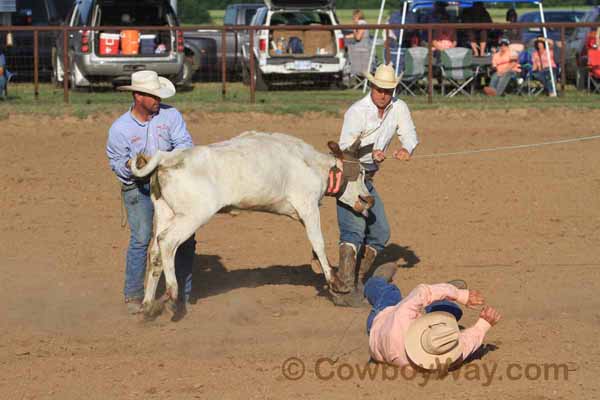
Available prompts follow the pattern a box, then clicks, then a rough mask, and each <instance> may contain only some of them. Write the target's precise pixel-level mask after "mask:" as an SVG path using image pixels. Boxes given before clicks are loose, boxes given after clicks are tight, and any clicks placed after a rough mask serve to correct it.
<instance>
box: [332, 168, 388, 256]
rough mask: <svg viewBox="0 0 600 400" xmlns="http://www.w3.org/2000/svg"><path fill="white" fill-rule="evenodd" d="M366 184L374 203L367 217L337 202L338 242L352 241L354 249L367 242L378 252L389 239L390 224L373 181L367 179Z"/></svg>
mask: <svg viewBox="0 0 600 400" xmlns="http://www.w3.org/2000/svg"><path fill="white" fill-rule="evenodd" d="M366 185H367V189H369V193H370V194H371V196H373V197H374V198H375V204H374V205H373V207H371V209H369V215H368V217H367V218H365V217H364V216H363V215H362V214H359V213H357V212H355V211H354V210H353V209H352V208H350V207H349V206H347V205H346V204H343V203H341V202H339V201H338V202H337V217H338V225H339V228H340V243H352V244H353V245H355V246H356V251H358V250H359V249H360V248H361V246H362V245H363V244H367V245H369V246H371V247H373V248H374V249H375V250H377V252H378V253H379V252H381V251H382V250H383V249H384V247H385V245H386V243H387V242H388V240H390V225H389V224H388V221H387V217H386V216H385V209H384V208H383V202H382V201H381V198H380V197H379V194H377V191H376V190H375V187H374V186H373V182H372V181H371V180H367V181H366Z"/></svg>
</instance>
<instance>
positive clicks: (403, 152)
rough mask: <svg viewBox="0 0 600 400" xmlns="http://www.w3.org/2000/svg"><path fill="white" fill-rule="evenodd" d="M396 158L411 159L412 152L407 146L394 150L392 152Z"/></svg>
mask: <svg viewBox="0 0 600 400" xmlns="http://www.w3.org/2000/svg"><path fill="white" fill-rule="evenodd" d="M392 155H393V156H394V158H395V159H396V160H402V161H408V160H410V153H409V152H408V150H406V149H405V148H402V149H398V150H394V153H393V154H392Z"/></svg>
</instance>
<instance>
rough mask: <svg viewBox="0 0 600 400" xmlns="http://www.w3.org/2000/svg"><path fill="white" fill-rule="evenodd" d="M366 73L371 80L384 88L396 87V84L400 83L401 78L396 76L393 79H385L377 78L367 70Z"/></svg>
mask: <svg viewBox="0 0 600 400" xmlns="http://www.w3.org/2000/svg"><path fill="white" fill-rule="evenodd" d="M365 75H366V77H367V80H368V81H369V82H371V83H372V84H373V85H375V86H377V87H379V88H382V89H396V86H398V84H399V83H400V78H396V79H394V80H393V81H383V80H380V79H376V78H375V77H374V76H373V75H372V74H371V73H370V72H367V73H366V74H365Z"/></svg>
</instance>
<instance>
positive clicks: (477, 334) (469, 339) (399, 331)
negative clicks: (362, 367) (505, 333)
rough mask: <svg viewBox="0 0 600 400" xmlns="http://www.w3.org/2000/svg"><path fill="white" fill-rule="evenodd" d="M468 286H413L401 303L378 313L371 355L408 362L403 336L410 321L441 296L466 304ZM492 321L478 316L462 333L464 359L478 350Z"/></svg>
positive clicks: (441, 298)
mask: <svg viewBox="0 0 600 400" xmlns="http://www.w3.org/2000/svg"><path fill="white" fill-rule="evenodd" d="M468 299H469V291H468V290H459V289H457V288H456V287H454V286H452V285H450V284H448V283H440V284H437V285H425V284H421V285H419V286H417V287H416V288H415V289H413V290H412V291H411V292H410V293H409V294H408V296H406V297H405V298H404V299H403V300H402V301H401V302H400V303H398V304H397V305H395V306H391V307H387V308H385V309H384V310H383V311H381V312H380V313H379V314H377V317H375V320H374V321H373V326H372V327H371V333H370V335H369V350H370V352H371V357H372V358H373V359H374V360H376V361H379V362H385V363H388V364H394V365H398V366H400V367H403V366H405V365H409V361H408V356H407V355H406V351H405V350H404V336H405V335H406V331H407V330H408V327H409V326H410V324H411V322H412V321H414V320H415V319H417V318H419V317H420V316H421V315H422V311H423V308H425V307H426V306H428V305H430V304H431V303H433V302H434V301H438V300H452V301H457V302H459V303H461V304H466V303H467V301H468ZM490 327H491V325H490V324H489V323H488V322H487V321H485V320H484V319H481V318H479V320H478V321H477V322H476V323H475V325H473V326H471V327H470V328H467V329H465V330H463V331H462V332H461V333H460V335H459V343H460V346H462V355H463V359H465V358H467V357H468V356H469V354H471V353H473V352H474V351H475V350H477V349H478V348H479V347H480V346H481V343H482V342H483V338H484V337H485V334H486V333H487V331H488V330H489V329H490Z"/></svg>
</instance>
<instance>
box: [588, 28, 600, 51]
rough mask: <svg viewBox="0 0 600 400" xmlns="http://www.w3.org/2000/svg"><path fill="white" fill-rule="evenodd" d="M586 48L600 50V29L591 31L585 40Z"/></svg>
mask: <svg viewBox="0 0 600 400" xmlns="http://www.w3.org/2000/svg"><path fill="white" fill-rule="evenodd" d="M585 47H586V49H598V48H600V29H596V30H594V29H592V30H590V32H589V33H588V34H587V37H586V39H585Z"/></svg>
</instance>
